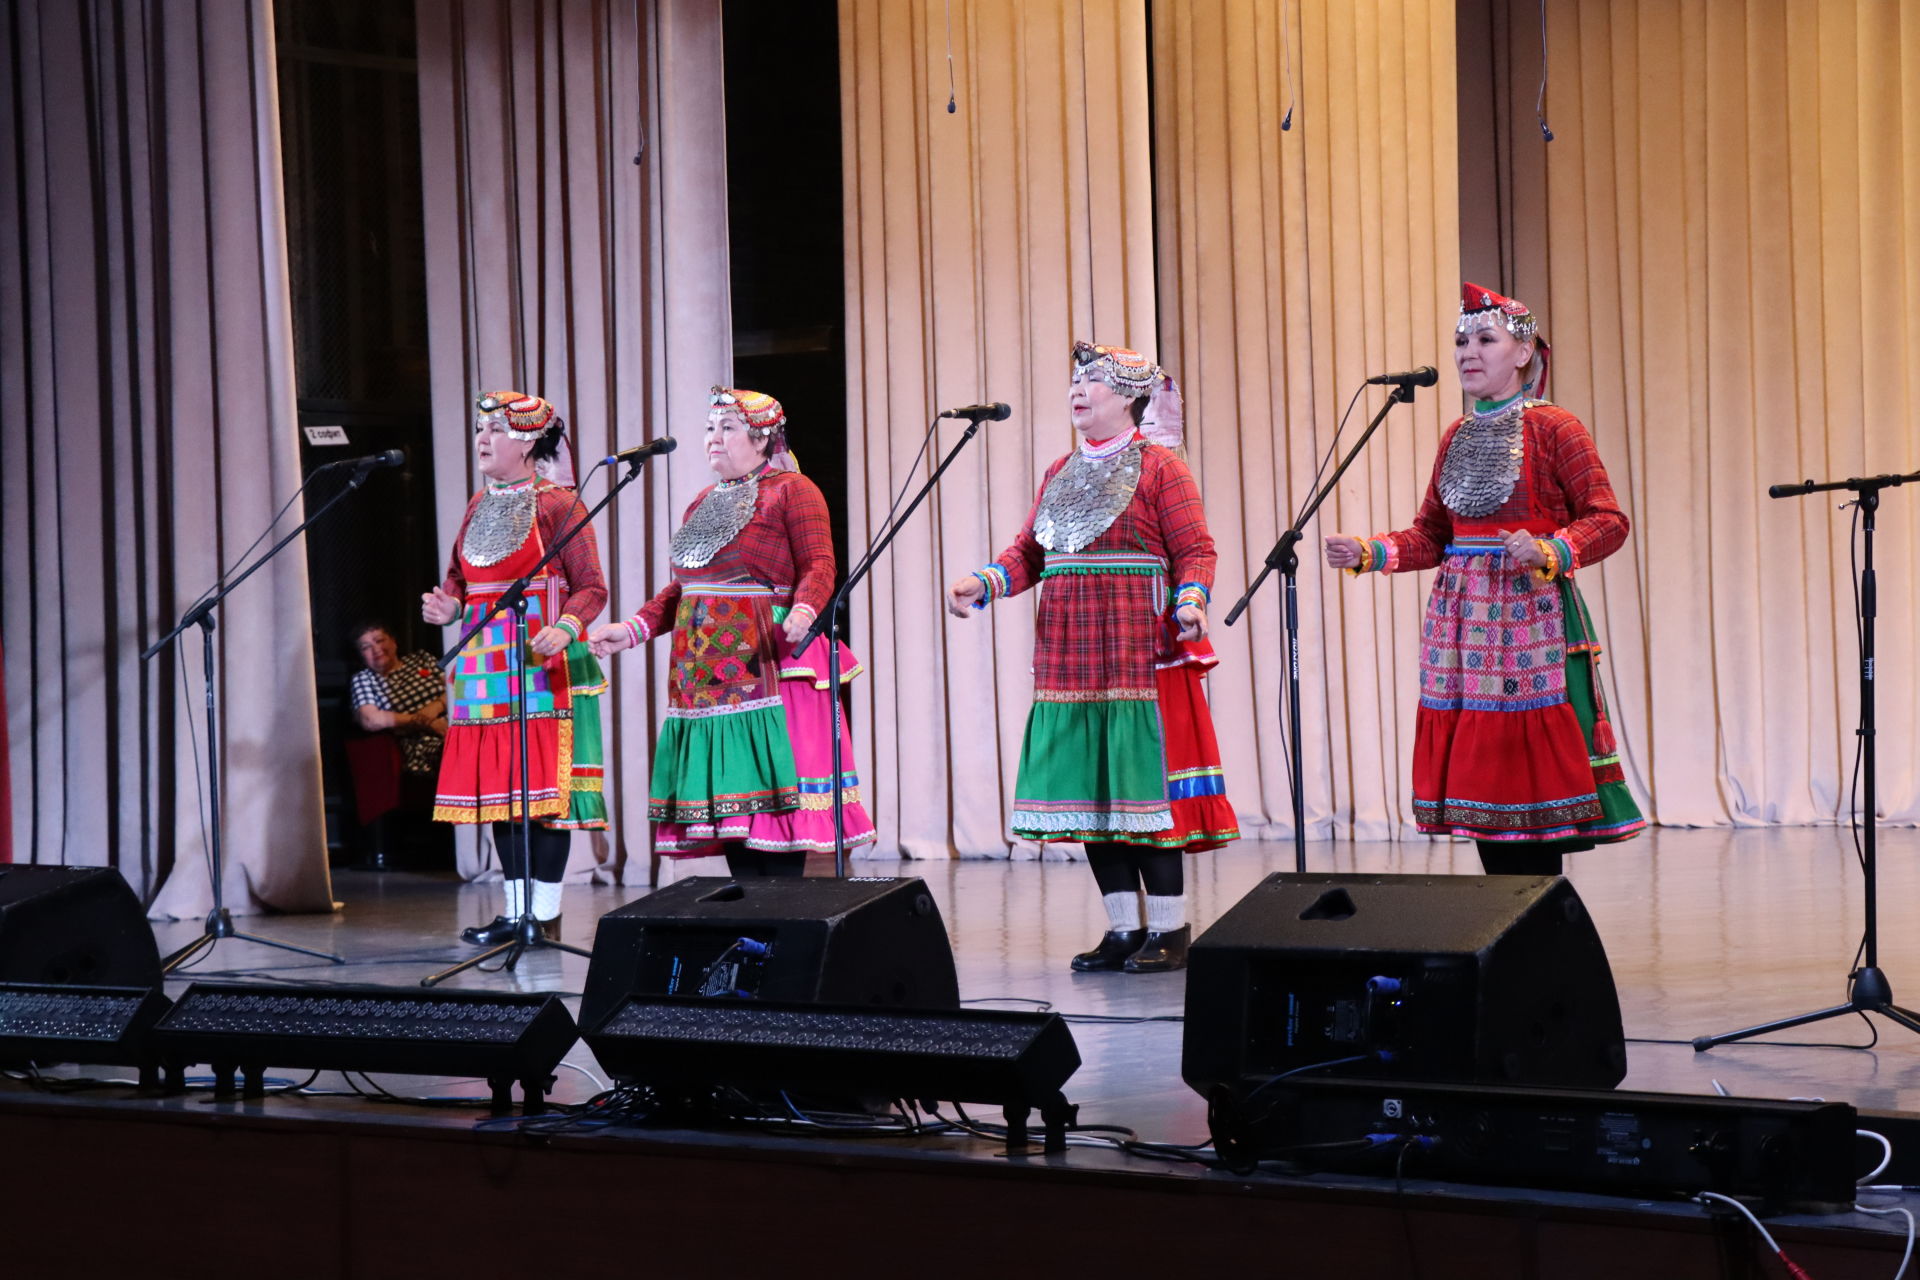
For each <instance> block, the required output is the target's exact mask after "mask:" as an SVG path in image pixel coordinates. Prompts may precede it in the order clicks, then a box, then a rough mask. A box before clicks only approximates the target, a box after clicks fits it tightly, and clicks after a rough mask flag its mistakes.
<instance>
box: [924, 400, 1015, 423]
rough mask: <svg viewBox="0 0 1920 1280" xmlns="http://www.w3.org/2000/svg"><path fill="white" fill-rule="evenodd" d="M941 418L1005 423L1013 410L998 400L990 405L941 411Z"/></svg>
mask: <svg viewBox="0 0 1920 1280" xmlns="http://www.w3.org/2000/svg"><path fill="white" fill-rule="evenodd" d="M940 416H941V417H943V418H969V419H971V420H972V421H974V422H1005V421H1006V420H1007V419H1008V418H1010V417H1012V416H1013V410H1012V409H1011V408H1010V407H1009V406H1007V405H1004V404H1001V403H1000V402H999V401H998V400H996V401H994V402H993V403H992V404H963V405H961V406H960V407H959V408H958V409H942V410H941V411H940Z"/></svg>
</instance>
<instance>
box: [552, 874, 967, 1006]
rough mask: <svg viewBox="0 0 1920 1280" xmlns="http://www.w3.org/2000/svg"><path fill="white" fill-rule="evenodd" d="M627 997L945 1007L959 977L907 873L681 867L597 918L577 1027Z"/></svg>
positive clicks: (941, 930)
mask: <svg viewBox="0 0 1920 1280" xmlns="http://www.w3.org/2000/svg"><path fill="white" fill-rule="evenodd" d="M631 995H660V996H673V995H679V996H736V997H737V996H750V997H754V998H756V999H761V1000H788V1001H818V1002H823V1003H827V1004H841V1005H883V1006H890V1007H894V1008H908V1009H953V1008H957V1007H959V1004H960V984H959V981H958V979H957V978H956V977H955V976H954V969H953V947H952V945H951V944H950V943H949V942H948V941H947V929H946V925H945V923H944V922H943V921H942V920H941V919H940V908H939V907H938V906H937V905H935V903H934V901H933V895H932V894H930V893H928V892H927V886H926V884H925V882H924V881H921V880H919V879H917V878H913V877H902V878H898V879H896V878H893V877H850V878H847V879H844V880H843V879H838V878H828V877H824V876H808V877H798V876H796V877H792V878H787V877H764V878H762V877H752V878H745V879H739V880H735V879H731V878H728V877H725V876H692V877H689V878H688V879H685V880H681V881H677V882H676V883H674V884H670V885H668V886H667V887H666V888H664V889H662V890H660V891H659V892H658V893H654V894H650V895H648V896H647V897H644V898H641V899H639V900H638V901H637V902H631V903H628V904H627V905H626V906H624V907H621V908H620V909H619V910H617V911H612V912H609V913H608V914H606V915H604V916H602V917H601V918H600V925H599V931H598V932H597V933H596V934H595V936H594V940H593V958H592V960H591V961H590V962H589V963H588V965H587V985H586V991H585V993H584V995H583V996H582V998H581V1001H580V1025H581V1027H582V1028H583V1029H585V1030H592V1029H593V1028H594V1027H596V1026H598V1025H599V1023H600V1022H601V1021H602V1020H603V1019H605V1018H606V1017H607V1016H608V1015H609V1014H611V1013H612V1012H613V1011H614V1009H615V1008H617V1007H618V1006H619V1004H620V1002H621V1001H622V1000H624V999H626V998H627V997H628V996H631Z"/></svg>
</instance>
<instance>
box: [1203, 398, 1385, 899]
mask: <svg viewBox="0 0 1920 1280" xmlns="http://www.w3.org/2000/svg"><path fill="white" fill-rule="evenodd" d="M1412 403H1413V384H1412V383H1411V382H1402V383H1398V384H1396V385H1395V386H1394V388H1393V392H1392V394H1390V395H1388V396H1387V402H1386V403H1385V404H1383V405H1381V406H1380V412H1378V413H1376V414H1374V415H1373V421H1372V422H1369V423H1368V424H1367V429H1366V430H1365V431H1363V432H1361V433H1360V438H1359V439H1358V440H1356V441H1354V445H1353V448H1351V449H1349V450H1348V451H1347V456H1346V457H1344V458H1342V459H1341V460H1340V465H1339V467H1337V468H1336V469H1335V470H1334V473H1333V474H1332V475H1330V476H1328V477H1327V482H1326V483H1325V484H1324V485H1322V486H1321V487H1320V491H1319V492H1318V493H1316V494H1314V495H1313V498H1312V500H1311V501H1309V502H1308V503H1307V505H1306V506H1305V507H1303V508H1301V510H1300V514H1299V515H1297V516H1295V517H1294V520H1293V523H1292V524H1291V525H1289V526H1288V527H1287V530H1286V532H1285V533H1282V534H1281V535H1280V540H1279V541H1278V542H1276V543H1274V544H1273V550H1271V551H1269V552H1268V553H1267V563H1266V567H1265V568H1263V569H1261V570H1260V576H1259V577H1257V578H1255V579H1254V580H1253V583H1252V585H1250V586H1249V587H1248V588H1247V590H1246V594H1245V595H1243V596H1241V597H1240V599H1239V600H1238V601H1237V602H1236V603H1235V604H1234V606H1233V608H1232V609H1231V610H1229V611H1228V612H1227V625H1228V626H1232V625H1233V624H1234V623H1235V622H1236V621H1238V620H1239V618H1240V615H1241V614H1242V613H1244V612H1246V608H1247V605H1248V603H1249V602H1250V601H1251V600H1252V599H1253V595H1254V592H1256V591H1258V590H1260V584H1261V583H1263V582H1265V581H1266V580H1267V575H1268V574H1270V573H1273V572H1275V571H1276V570H1277V571H1278V572H1279V573H1280V574H1282V575H1283V576H1284V577H1285V578H1286V580H1287V589H1286V620H1287V781H1288V782H1289V783H1290V784H1291V786H1292V789H1293V869H1294V870H1295V871H1296V872H1304V871H1306V869H1307V798H1306V794H1305V792H1304V790H1303V788H1302V780H1303V778H1304V776H1305V765H1304V762H1303V760H1302V754H1301V746H1300V555H1299V550H1298V548H1299V546H1300V540H1301V539H1302V538H1303V537H1304V536H1305V534H1303V533H1302V532H1301V531H1302V530H1303V529H1304V528H1305V527H1306V523H1307V521H1309V520H1311V519H1313V516H1314V513H1315V512H1317V511H1319V510H1320V504H1321V503H1323V502H1325V501H1326V500H1327V498H1328V496H1329V495H1330V494H1332V493H1333V489H1334V486H1335V485H1337V484H1339V483H1340V477H1341V476H1343V475H1345V474H1347V468H1348V467H1351V466H1352V465H1353V462H1354V459H1355V458H1358V457H1359V456H1360V451H1361V450H1362V449H1364V448H1366V447H1367V441H1369V440H1371V439H1373V433H1374V432H1375V431H1377V430H1379V429H1380V424H1381V423H1382V422H1384V421H1385V420H1386V417H1387V414H1389V413H1391V412H1392V411H1393V406H1395V405H1397V404H1412Z"/></svg>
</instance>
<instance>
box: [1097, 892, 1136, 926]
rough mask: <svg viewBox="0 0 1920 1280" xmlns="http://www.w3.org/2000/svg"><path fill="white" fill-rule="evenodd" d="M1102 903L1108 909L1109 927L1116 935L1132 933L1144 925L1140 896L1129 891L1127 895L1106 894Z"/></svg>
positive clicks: (1101, 899) (1103, 895)
mask: <svg viewBox="0 0 1920 1280" xmlns="http://www.w3.org/2000/svg"><path fill="white" fill-rule="evenodd" d="M1100 901H1101V902H1103V903H1105V904H1106V907H1107V927H1108V928H1110V929H1112V930H1113V931H1114V932H1115V933H1132V932H1133V931H1134V930H1135V929H1138V928H1139V927H1140V925H1141V923H1142V921H1141V919H1140V894H1139V891H1138V890H1135V889H1129V890H1127V891H1126V892H1125V893H1106V894H1102V895H1101V896H1100Z"/></svg>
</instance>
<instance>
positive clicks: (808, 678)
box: [628, 471, 874, 857]
mask: <svg viewBox="0 0 1920 1280" xmlns="http://www.w3.org/2000/svg"><path fill="white" fill-rule="evenodd" d="M759 484H760V492H759V497H758V499H757V500H756V502H755V505H754V511H753V516H752V518H751V519H750V520H749V521H748V522H747V525H746V527H745V528H743V529H742V530H741V531H740V532H739V533H738V534H736V535H735V536H734V538H733V540H732V541H731V542H729V543H728V544H727V545H726V546H724V547H722V548H721V549H720V550H719V551H718V552H716V553H715V554H714V557H713V559H711V560H709V561H708V562H707V563H706V564H704V565H701V566H700V567H699V568H696V569H685V568H681V567H680V566H678V565H676V566H674V570H673V581H672V582H670V583H668V584H667V586H666V587H665V588H664V589H663V590H662V591H661V592H660V593H659V594H658V595H656V596H655V597H654V598H653V599H651V600H649V601H648V602H647V603H646V604H645V605H644V606H643V607H642V608H641V609H640V611H639V612H638V613H636V614H635V615H634V616H633V617H632V618H631V619H629V621H628V625H629V627H630V628H632V630H633V632H634V636H635V639H636V640H641V641H645V640H650V639H652V638H653V637H655V636H657V635H661V634H663V633H665V632H667V631H671V633H672V636H673V656H672V660H671V665H670V670H669V674H668V685H667V698H668V706H667V722H666V724H665V726H663V728H662V730H661V736H660V742H659V744H658V747H657V749H656V750H655V753H654V760H653V780H652V786H651V797H650V800H649V803H648V817H649V818H651V819H652V821H653V823H654V848H655V849H657V850H659V851H660V852H662V853H665V854H668V855H670V856H674V857H698V856H702V855H705V854H710V853H715V852H719V846H720V845H722V844H724V843H728V842H739V843H743V844H745V845H746V846H747V847H748V848H752V849H762V850H768V851H779V852H793V851H796V850H820V851H825V850H831V849H832V848H833V847H834V831H833V737H832V734H833V710H834V703H835V699H834V697H833V695H832V694H831V693H829V692H828V690H827V674H828V668H827V656H828V655H827V643H828V641H827V639H826V637H825V636H822V637H821V638H820V639H818V640H816V641H814V643H813V646H812V647H811V648H810V649H808V650H807V652H806V653H805V654H795V653H793V652H792V649H791V647H790V645H789V644H788V641H787V638H786V635H785V633H784V631H783V630H782V628H781V623H782V622H783V621H784V620H785V618H786V616H787V613H788V611H789V609H793V610H799V611H801V612H802V614H803V616H805V617H807V618H808V620H809V621H811V619H812V618H814V617H817V616H818V615H819V612H820V611H821V610H822V609H825V608H826V607H827V601H828V599H829V598H830V597H831V596H832V595H833V584H834V576H835V565H834V555H833V535H832V526H831V523H830V521H829V518H828V513H827V503H826V499H825V498H824V497H823V496H822V495H821V493H820V488H819V486H818V485H816V484H814V483H813V481H811V480H809V479H807V478H806V477H805V476H802V475H800V474H798V473H797V472H791V471H772V472H768V473H766V474H765V475H763V476H762V477H761V479H760V482H759ZM711 489H712V486H709V487H708V488H707V489H702V490H701V491H700V493H699V494H698V495H696V496H695V498H694V500H693V502H692V504H690V505H689V506H688V507H687V516H691V515H692V514H693V512H694V511H695V509H697V508H698V507H699V505H700V503H701V502H702V501H704V500H705V498H706V496H707V494H708V493H709V492H710V491H711ZM683 519H684V518H683ZM840 652H841V671H840V678H841V681H842V682H843V683H845V682H848V681H851V680H852V679H853V678H854V677H855V676H857V675H859V674H860V663H859V660H858V659H856V658H855V657H854V656H853V654H852V653H850V652H849V651H848V650H847V649H846V647H845V646H844V645H843V646H841V651H840ZM840 732H841V764H842V766H843V769H842V795H843V798H844V801H845V806H844V818H845V824H846V835H847V844H848V845H849V846H854V845H860V844H865V843H868V842H870V841H872V840H873V838H874V832H873V823H872V822H871V821H869V820H868V818H867V815H866V810H865V809H864V808H863V807H862V805H861V803H860V776H859V773H858V771H857V770H856V769H855V768H854V764H853V744H852V740H851V738H850V737H849V736H848V735H847V733H846V726H845V723H844V717H843V718H842V724H841V729H840Z"/></svg>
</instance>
